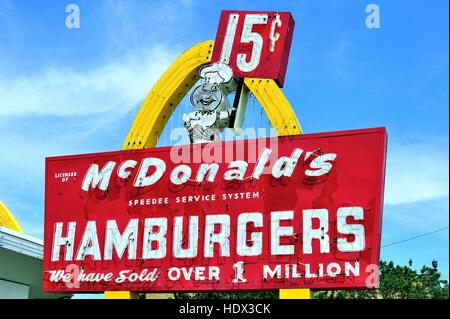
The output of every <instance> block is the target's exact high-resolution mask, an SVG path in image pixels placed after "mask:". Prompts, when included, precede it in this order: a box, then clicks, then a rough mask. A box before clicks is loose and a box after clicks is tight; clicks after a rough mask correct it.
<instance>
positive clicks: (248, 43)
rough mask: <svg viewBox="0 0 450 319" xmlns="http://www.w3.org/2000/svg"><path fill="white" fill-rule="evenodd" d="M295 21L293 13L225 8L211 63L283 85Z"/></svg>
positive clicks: (239, 74)
mask: <svg viewBox="0 0 450 319" xmlns="http://www.w3.org/2000/svg"><path fill="white" fill-rule="evenodd" d="M294 26H295V22H294V19H293V17H292V15H291V14H290V13H289V12H257V11H228V10H226V11H222V14H221V16H220V21H219V28H218V30H217V35H216V40H215V43H214V51H213V55H212V59H211V62H218V61H221V62H224V63H226V64H228V65H229V66H230V67H231V69H232V70H233V73H234V75H235V76H237V77H247V78H263V79H274V80H275V81H276V82H277V83H278V85H279V86H280V87H283V84H284V79H285V75H286V68H287V64H288V59H289V51H290V48H291V42H292V35H293V32H294Z"/></svg>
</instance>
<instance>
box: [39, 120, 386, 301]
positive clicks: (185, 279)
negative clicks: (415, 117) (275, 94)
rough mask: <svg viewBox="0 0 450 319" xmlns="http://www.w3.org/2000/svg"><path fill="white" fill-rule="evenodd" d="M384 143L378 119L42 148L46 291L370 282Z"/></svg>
mask: <svg viewBox="0 0 450 319" xmlns="http://www.w3.org/2000/svg"><path fill="white" fill-rule="evenodd" d="M386 145H387V135H386V131H385V129H384V128H375V129H364V130H354V131H341V132H332V133H320V134H305V135H295V136H286V137H279V138H267V139H265V138H264V139H257V140H244V141H236V142H223V143H209V144H196V145H185V146H180V147H160V148H153V149H143V150H129V151H116V152H108V153H97V154H86V155H74V156H62V157H49V158H47V159H46V181H45V238H44V274H43V280H44V284H43V287H44V290H46V291H55V292H56V291H74V292H77V291H78V292H80V291H105V290H129V291H202V290H235V289H239V290H264V289H280V288H305V287H306V288H314V289H318V288H320V289H322V288H326V289H338V288H364V287H367V286H368V281H370V280H372V279H371V276H373V272H374V266H376V265H377V264H378V262H379V250H380V235H381V218H382V207H383V189H384V173H385V154H386ZM211 162H214V163H216V164H212V165H209V164H210V163H211ZM208 163H209V164H208ZM208 169H209V170H208ZM200 181H201V182H200Z"/></svg>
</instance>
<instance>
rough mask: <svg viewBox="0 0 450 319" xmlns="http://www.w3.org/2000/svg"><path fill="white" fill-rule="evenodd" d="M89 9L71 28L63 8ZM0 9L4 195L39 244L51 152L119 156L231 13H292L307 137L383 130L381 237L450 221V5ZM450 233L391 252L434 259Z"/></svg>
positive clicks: (148, 4)
mask: <svg viewBox="0 0 450 319" xmlns="http://www.w3.org/2000/svg"><path fill="white" fill-rule="evenodd" d="M71 2H72V3H76V4H77V5H79V7H80V14H81V27H80V28H79V29H67V28H66V26H65V19H66V16H67V14H66V13H65V7H66V5H67V4H69V3H71ZM71 2H70V1H62V0H57V1H49V0H47V1H42V0H41V1H35V0H28V1H20V0H2V1H0V138H1V142H2V145H1V151H0V180H1V182H0V200H2V201H3V202H4V203H5V204H6V205H7V206H8V207H9V208H10V210H11V211H12V212H13V213H14V214H15V215H16V217H17V218H18V220H19V221H20V223H21V224H22V226H23V228H24V229H25V232H26V233H27V234H29V235H34V236H37V237H40V238H42V236H43V234H42V232H43V195H44V194H43V192H44V190H43V185H44V157H45V156H51V155H64V154H76V153H91V152H100V151H109V150H117V149H120V147H121V145H122V142H123V140H124V138H125V136H126V133H127V131H128V129H129V127H130V125H131V123H132V121H133V118H134V116H135V114H136V112H137V110H138V108H139V106H140V103H141V102H142V100H143V99H144V97H145V95H146V94H147V93H148V91H149V90H150V89H151V87H152V85H153V83H155V81H156V80H157V79H158V77H159V76H160V75H161V74H162V73H163V72H164V70H165V69H166V68H167V67H168V66H169V64H170V62H171V61H172V60H173V59H174V58H175V57H176V56H177V55H179V54H180V53H181V52H183V51H184V50H186V49H187V48H189V47H190V46H192V45H194V44H195V43H198V42H201V41H204V40H207V39H213V38H214V37H215V33H216V28H217V24H218V20H219V15H220V11H221V10H222V9H240V10H270V11H291V12H292V14H293V16H294V19H295V20H296V28H295V32H294V39H293V43H292V48H291V53H290V60H289V65H288V71H287V75H286V83H285V87H284V89H283V91H284V93H285V95H286V96H287V98H288V100H289V101H290V103H291V105H292V106H293V108H294V109H295V112H296V114H297V117H298V119H299V121H300V123H301V125H302V127H303V130H304V132H305V133H313V132H323V131H333V130H345V129H354V128H364V127H377V126H386V127H387V130H388V134H389V148H388V165H387V180H386V194H385V195H386V196H385V207H384V220H383V236H382V243H383V244H388V243H390V242H394V241H398V240H402V239H405V238H408V237H412V236H415V235H418V234H421V233H425V232H428V231H432V230H435V229H438V228H441V227H445V226H447V225H448V221H449V203H448V202H449V198H448V197H449V195H448V194H449V183H448V170H449V169H448V159H449V158H448V157H449V152H448V142H449V141H448V137H449V134H448V128H449V127H448V110H449V108H448V102H449V93H448V85H449V83H448V58H449V57H448V5H449V4H448V1H446V0H434V1H424V0H414V1H406V0H395V1H393V0H385V1H377V2H374V3H376V4H378V5H379V7H380V13H381V28H380V29H367V28H366V27H365V19H366V16H367V13H366V12H365V8H366V6H367V5H368V4H370V3H373V2H371V1H369V0H367V1H362V0H351V1H343V0H321V1H316V0H314V1H313V0H303V1H301V0H297V1H262V0H258V1H256V0H253V1H248V0H246V1H244V0H241V1H237V0H234V1H233V0H228V1H221V0H220V1H195V0H172V1H153V0H148V1H137V0H133V1H87V0H86V1H80V0H74V1H71ZM448 251H449V238H448V230H446V231H442V232H439V233H435V234H433V235H430V236H427V237H422V238H419V239H416V240H412V241H409V242H406V243H402V244H398V245H394V246H390V247H386V248H385V249H382V253H381V255H382V258H383V259H389V260H394V261H396V262H397V263H400V264H407V261H408V259H410V258H412V259H413V260H414V264H415V266H416V267H420V266H421V265H423V264H427V265H430V263H431V261H432V260H433V259H436V260H438V261H439V265H440V266H439V268H440V269H441V271H442V272H443V273H444V275H445V276H446V277H447V278H448V272H449V271H448V269H449V265H448Z"/></svg>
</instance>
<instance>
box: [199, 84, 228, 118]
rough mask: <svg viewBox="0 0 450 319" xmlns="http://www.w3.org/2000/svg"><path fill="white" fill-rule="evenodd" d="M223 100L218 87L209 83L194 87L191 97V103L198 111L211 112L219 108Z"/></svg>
mask: <svg viewBox="0 0 450 319" xmlns="http://www.w3.org/2000/svg"><path fill="white" fill-rule="evenodd" d="M223 99H224V94H223V92H222V90H221V89H219V86H218V85H216V84H211V83H204V84H203V85H200V86H198V87H196V88H195V90H194V92H192V95H191V103H192V105H193V106H194V107H195V108H196V109H197V110H199V111H213V110H215V109H217V108H218V107H219V105H220V104H221V103H222V101H223Z"/></svg>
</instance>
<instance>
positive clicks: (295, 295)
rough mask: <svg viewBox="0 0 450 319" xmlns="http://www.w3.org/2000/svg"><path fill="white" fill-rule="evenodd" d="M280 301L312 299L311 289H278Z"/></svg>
mask: <svg viewBox="0 0 450 319" xmlns="http://www.w3.org/2000/svg"><path fill="white" fill-rule="evenodd" d="M280 299H312V294H311V289H308V288H306V289H280Z"/></svg>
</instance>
